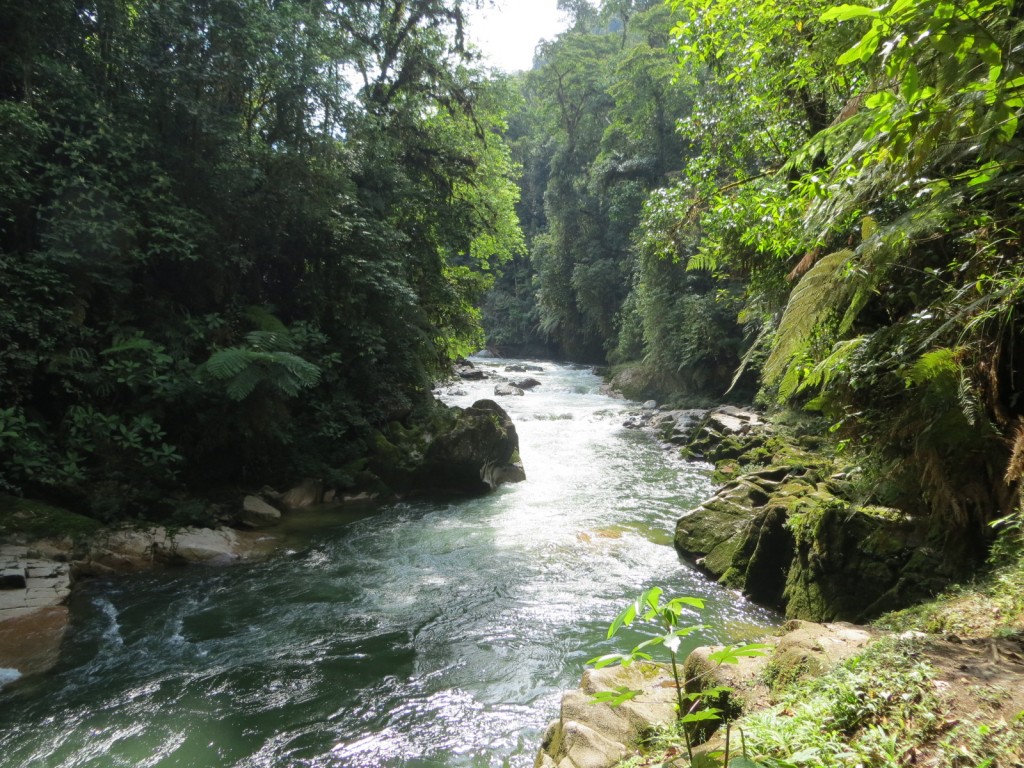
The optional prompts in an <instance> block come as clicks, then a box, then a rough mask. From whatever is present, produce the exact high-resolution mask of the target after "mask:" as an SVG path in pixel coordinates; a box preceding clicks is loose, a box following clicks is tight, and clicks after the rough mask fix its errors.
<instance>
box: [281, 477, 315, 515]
mask: <svg viewBox="0 0 1024 768" xmlns="http://www.w3.org/2000/svg"><path fill="white" fill-rule="evenodd" d="M323 500H324V482H323V480H313V479H310V478H306V479H305V480H303V481H302V482H301V483H299V484H298V485H296V486H295V487H294V488H291V489H290V490H288V491H285V492H284V493H283V494H281V503H282V504H283V505H284V506H286V507H287V508H288V509H303V508H305V507H309V506H312V505H313V504H319V503H320V502H322V501H323Z"/></svg>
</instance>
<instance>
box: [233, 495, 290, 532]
mask: <svg viewBox="0 0 1024 768" xmlns="http://www.w3.org/2000/svg"><path fill="white" fill-rule="evenodd" d="M280 520H281V511H280V510H279V509H277V508H276V507H272V506H271V505H270V504H268V503H267V502H265V501H264V500H263V499H261V498H260V497H259V496H246V497H245V498H244V499H243V500H242V517H241V522H242V524H243V525H248V526H249V527H251V528H265V527H266V526H269V525H275V524H276V523H278V522H279V521H280Z"/></svg>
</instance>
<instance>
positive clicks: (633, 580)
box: [0, 361, 777, 768]
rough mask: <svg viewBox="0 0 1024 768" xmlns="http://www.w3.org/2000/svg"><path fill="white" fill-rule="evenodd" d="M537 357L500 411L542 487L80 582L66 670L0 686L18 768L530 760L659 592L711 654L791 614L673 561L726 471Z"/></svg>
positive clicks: (351, 517)
mask: <svg viewBox="0 0 1024 768" xmlns="http://www.w3.org/2000/svg"><path fill="white" fill-rule="evenodd" d="M508 362H510V361H478V364H479V365H481V366H482V367H485V368H486V369H489V370H491V371H494V372H497V373H502V374H503V368H504V366H505V365H506V364H507V363H508ZM541 365H542V367H543V369H544V370H543V371H540V372H529V373H528V374H503V375H507V376H509V377H513V378H514V377H516V376H520V377H521V376H523V375H529V376H532V377H534V378H537V379H538V380H540V381H541V382H542V383H541V386H539V387H537V388H536V389H535V390H532V391H530V392H527V393H526V394H525V395H524V396H521V397H505V398H500V399H499V401H500V403H501V405H502V406H503V407H505V408H506V409H507V410H508V411H509V413H510V414H511V416H512V418H513V421H514V422H515V424H516V428H517V431H518V433H519V436H520V453H521V455H522V458H523V463H524V465H525V467H526V472H527V477H528V479H527V482H525V483H520V484H517V485H512V486H505V487H502V488H501V489H499V490H498V491H496V492H495V493H492V494H490V495H488V496H486V497H483V498H476V499H462V500H457V501H445V502H439V501H415V502H401V503H396V504H390V505H384V506H382V507H381V508H380V509H378V510H372V511H369V512H368V511H365V510H364V511H354V510H352V509H343V510H339V509H335V510H321V511H318V512H312V513H309V514H308V515H306V517H304V518H303V517H300V518H296V519H294V520H293V521H292V523H291V525H292V527H293V529H294V530H295V531H296V533H295V534H294V535H295V536H296V538H295V540H293V541H291V542H290V544H289V546H288V548H287V549H285V550H284V551H282V552H281V553H280V554H278V555H277V556H275V557H273V558H272V559H270V560H269V561H268V562H264V563H258V564H247V565H241V566H235V567H231V568H222V569H206V568H192V569H186V570H181V571H167V572H163V573H153V574H146V575H142V576H137V577H132V578H124V579H118V580H111V581H97V582H92V583H89V584H86V585H85V586H84V587H83V588H82V589H79V590H77V591H76V593H75V595H74V596H73V600H72V606H71V607H72V616H73V627H72V631H71V632H70V633H69V636H68V638H67V639H66V641H65V647H64V652H63V658H62V661H61V664H60V666H59V667H58V668H57V669H56V670H55V671H54V672H52V673H50V674H48V675H45V676H43V677H39V678H35V679H32V678H30V679H27V680H21V681H18V682H17V683H16V684H14V685H12V686H11V687H10V688H8V689H7V690H5V691H4V692H3V693H2V694H0V766H5V767H6V766H11V767H12V768H13V767H14V766H25V765H32V766H53V767H56V766H74V767H75V768H78V767H79V766H96V767H97V768H98V767H99V766H104V767H106V766H143V765H144V766H211V767H212V766H218V767H219V766H238V767H239V768H243V767H244V768H256V767H258V766H268V767H269V766H352V767H361V766H366V767H367V768H370V767H371V766H374V767H376V766H408V767H409V768H413V767H415V768H427V767H440V766H513V767H516V768H518V767H525V766H531V765H532V764H533V760H534V756H535V754H536V750H537V748H538V745H539V741H540V735H541V733H542V732H543V729H544V727H545V725H546V723H547V722H548V721H549V720H551V719H552V718H554V717H556V716H557V711H558V702H559V696H560V692H561V691H562V690H564V689H566V688H570V687H574V686H575V685H576V683H577V681H578V680H579V676H580V674H581V672H582V670H583V666H584V663H585V662H586V660H587V659H589V658H592V657H593V656H597V655H599V654H602V653H608V652H610V651H611V650H613V649H614V650H623V649H625V648H628V647H630V646H631V645H632V643H634V642H636V640H637V639H638V637H639V635H636V634H634V635H632V636H626V637H624V638H623V639H622V640H618V639H617V638H616V639H615V640H613V641H607V640H604V639H603V638H604V633H605V630H606V628H607V625H608V623H609V621H610V620H611V619H612V618H613V617H614V616H615V614H616V613H618V611H619V610H620V609H621V608H622V606H623V605H624V603H625V602H626V601H627V600H629V599H631V598H632V597H634V596H635V595H636V594H637V593H638V592H639V591H641V590H642V589H645V588H647V587H650V586H653V585H655V584H658V585H661V586H663V587H665V588H666V590H667V591H668V592H670V593H672V594H689V595H695V596H699V597H702V598H704V599H705V600H706V601H707V609H706V610H705V612H704V614H703V616H701V617H700V619H699V620H700V621H702V622H703V623H705V624H707V625H709V626H710V627H712V629H710V630H705V631H703V632H702V633H700V634H699V635H698V636H697V637H695V638H694V639H693V644H694V645H696V644H700V643H702V642H707V641H709V640H720V639H724V638H725V637H726V636H727V635H728V632H729V629H728V628H729V627H732V626H737V625H750V624H753V625H760V626H765V625H769V624H772V623H775V622H776V621H777V617H775V616H774V615H772V614H770V613H769V612H767V611H764V610H761V609H758V608H756V607H753V606H750V605H749V604H747V603H745V602H744V601H743V600H741V599H740V598H739V597H738V596H736V595H734V594H732V593H730V592H728V591H726V590H723V589H721V588H719V587H718V586H717V585H714V584H711V583H709V582H708V581H707V580H706V579H704V578H703V577H701V576H700V575H699V574H697V573H696V572H694V571H693V570H692V569H691V568H689V567H688V566H686V565H685V564H683V563H681V562H680V561H679V559H678V558H677V556H676V554H675V552H674V550H673V549H672V547H671V532H672V529H673V527H674V525H675V520H676V518H677V517H678V516H679V515H680V513H681V512H682V511H683V510H685V509H687V508H690V507H693V506H695V505H696V504H697V503H698V502H699V501H700V500H701V499H702V498H704V497H706V496H707V495H708V494H709V492H710V490H711V484H710V481H709V479H708V474H707V470H706V469H705V468H703V467H700V466H695V465H687V464H684V463H681V462H679V461H678V460H676V459H674V458H673V457H672V455H671V454H670V453H667V452H665V451H663V450H662V448H661V447H660V446H659V445H658V444H657V443H656V442H654V441H653V440H652V439H651V438H650V436H648V435H646V434H641V433H637V432H633V431H629V430H626V429H624V428H623V427H622V422H623V420H624V418H625V413H626V412H627V411H628V410H629V409H630V408H631V404H629V403H626V402H624V401H617V400H613V399H611V398H609V397H606V396H605V395H602V394H600V391H599V386H600V380H599V379H598V378H597V377H596V376H594V374H593V373H592V372H590V371H588V370H584V369H580V368H575V367H569V366H562V365H556V364H553V363H546V362H545V363H542V364H541ZM493 387H494V382H493V381H482V382H459V383H458V384H457V385H453V386H452V387H450V388H449V390H448V392H447V393H446V394H445V396H444V399H445V400H446V401H447V402H449V403H451V404H454V405H459V406H463V407H464V406H467V405H470V404H471V403H473V402H474V401H476V400H477V399H480V398H483V397H488V398H494V395H493ZM495 399H497V398H495ZM695 621H697V619H696V618H695Z"/></svg>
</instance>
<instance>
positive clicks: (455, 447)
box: [367, 400, 526, 494]
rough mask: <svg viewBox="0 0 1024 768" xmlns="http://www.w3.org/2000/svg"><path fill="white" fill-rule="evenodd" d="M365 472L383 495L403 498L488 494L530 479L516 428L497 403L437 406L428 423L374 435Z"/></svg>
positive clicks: (393, 427)
mask: <svg viewBox="0 0 1024 768" xmlns="http://www.w3.org/2000/svg"><path fill="white" fill-rule="evenodd" d="M367 469H368V471H369V473H371V475H372V476H373V477H376V478H378V479H379V480H380V481H381V482H382V483H383V486H384V488H383V490H387V491H390V492H393V493H399V494H403V493H410V492H425V491H426V492H429V491H438V492H456V493H470V494H475V493H485V492H487V491H488V490H493V489H494V488H496V487H498V486H499V485H501V484H503V483H511V482H518V481H521V480H525V479H526V473H525V472H524V471H523V467H522V464H521V462H520V459H519V435H518V434H516V428H515V425H514V424H513V423H512V420H511V419H510V418H509V416H508V414H507V413H506V412H505V410H504V409H503V408H502V407H501V406H500V405H498V404H497V403H496V402H494V401H493V400H478V401H476V402H475V403H473V405H471V406H470V407H469V408H456V407H447V406H443V405H441V404H438V405H437V407H436V409H435V410H434V412H433V413H432V415H431V417H430V419H429V420H428V421H427V422H426V423H425V424H417V425H415V426H412V427H406V426H403V425H402V424H399V423H397V422H394V423H392V424H389V425H388V429H387V430H386V434H385V432H383V431H382V432H379V433H378V434H377V436H376V440H375V445H374V451H373V454H372V456H371V458H370V461H369V463H368V465H367Z"/></svg>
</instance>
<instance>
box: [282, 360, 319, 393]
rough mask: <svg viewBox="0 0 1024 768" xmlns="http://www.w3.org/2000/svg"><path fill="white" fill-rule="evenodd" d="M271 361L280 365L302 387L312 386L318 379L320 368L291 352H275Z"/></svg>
mask: <svg viewBox="0 0 1024 768" xmlns="http://www.w3.org/2000/svg"><path fill="white" fill-rule="evenodd" d="M273 361H274V363H275V364H276V365H280V366H282V367H283V368H284V369H285V370H286V371H288V373H289V374H291V376H292V377H294V378H295V380H296V381H297V382H298V383H299V385H300V386H303V387H312V386H314V385H316V384H317V382H319V381H320V368H318V367H317V366H315V365H313V363H311V362H309V361H308V360H303V359H302V358H301V357H299V356H298V355H293V354H292V353H291V352H275V353H274V356H273Z"/></svg>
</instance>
